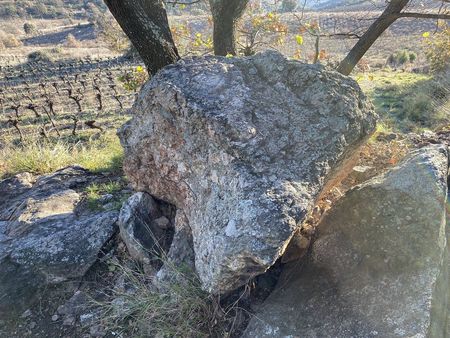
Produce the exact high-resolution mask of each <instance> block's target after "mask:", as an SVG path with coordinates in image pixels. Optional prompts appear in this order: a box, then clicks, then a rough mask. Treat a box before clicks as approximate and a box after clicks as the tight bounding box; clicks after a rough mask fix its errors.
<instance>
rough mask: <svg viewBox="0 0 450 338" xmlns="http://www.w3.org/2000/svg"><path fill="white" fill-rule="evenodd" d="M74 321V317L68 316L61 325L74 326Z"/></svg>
mask: <svg viewBox="0 0 450 338" xmlns="http://www.w3.org/2000/svg"><path fill="white" fill-rule="evenodd" d="M75 321H76V319H75V317H73V316H68V317H66V318H64V320H63V324H62V325H63V326H74V325H75Z"/></svg>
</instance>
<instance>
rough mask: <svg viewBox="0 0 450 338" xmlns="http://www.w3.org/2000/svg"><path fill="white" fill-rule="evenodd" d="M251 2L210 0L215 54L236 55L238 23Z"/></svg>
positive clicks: (245, 0) (246, 0)
mask: <svg viewBox="0 0 450 338" xmlns="http://www.w3.org/2000/svg"><path fill="white" fill-rule="evenodd" d="M248 2H249V0H209V4H210V7H211V12H212V16H213V21H214V32H213V42H214V54H215V55H227V54H232V55H236V52H237V51H236V23H237V21H238V20H239V19H240V18H241V16H242V14H244V11H245V8H246V7H247V4H248Z"/></svg>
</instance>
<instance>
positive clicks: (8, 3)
mask: <svg viewBox="0 0 450 338" xmlns="http://www.w3.org/2000/svg"><path fill="white" fill-rule="evenodd" d="M96 9H100V10H102V11H103V10H106V6H105V4H104V3H103V1H102V0H82V1H79V0H39V1H27V0H16V1H13V0H0V18H2V19H11V18H31V19H59V18H67V17H72V18H78V19H84V18H87V17H89V15H90V14H92V12H93V11H95V10H96Z"/></svg>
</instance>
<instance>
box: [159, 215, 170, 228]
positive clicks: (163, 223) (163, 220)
mask: <svg viewBox="0 0 450 338" xmlns="http://www.w3.org/2000/svg"><path fill="white" fill-rule="evenodd" d="M155 224H156V225H157V226H158V227H160V228H161V229H169V227H170V221H169V219H168V218H167V217H166V216H162V217H160V218H158V219H155Z"/></svg>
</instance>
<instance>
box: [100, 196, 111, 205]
mask: <svg viewBox="0 0 450 338" xmlns="http://www.w3.org/2000/svg"><path fill="white" fill-rule="evenodd" d="M113 198H114V195H112V194H105V195H102V196H100V198H99V199H98V201H99V203H102V204H104V203H107V202H110V201H111V200H112V199H113Z"/></svg>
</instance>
